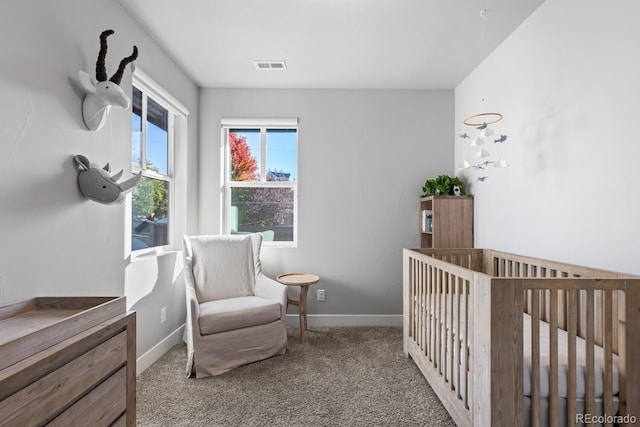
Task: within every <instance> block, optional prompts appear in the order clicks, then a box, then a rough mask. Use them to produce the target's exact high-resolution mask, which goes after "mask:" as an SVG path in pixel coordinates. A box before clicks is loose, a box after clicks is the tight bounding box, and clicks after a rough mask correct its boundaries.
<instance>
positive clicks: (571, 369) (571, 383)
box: [567, 289, 578, 425]
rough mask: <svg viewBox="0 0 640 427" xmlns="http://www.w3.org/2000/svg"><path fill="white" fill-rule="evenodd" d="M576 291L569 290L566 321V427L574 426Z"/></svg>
mask: <svg viewBox="0 0 640 427" xmlns="http://www.w3.org/2000/svg"><path fill="white" fill-rule="evenodd" d="M576 294H577V291H576V290H575V289H571V290H569V295H568V299H569V310H568V315H567V317H568V319H567V321H568V322H567V323H568V325H567V332H568V341H569V342H568V359H567V362H568V365H569V366H568V368H567V369H568V372H567V377H568V378H567V380H568V384H567V385H568V391H567V425H575V423H576V394H577V393H576V370H577V369H576V335H577V320H578V319H577V316H578V312H577V311H578V310H577V305H578V301H577V299H578V298H577V295H576Z"/></svg>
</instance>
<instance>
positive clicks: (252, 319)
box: [198, 296, 280, 335]
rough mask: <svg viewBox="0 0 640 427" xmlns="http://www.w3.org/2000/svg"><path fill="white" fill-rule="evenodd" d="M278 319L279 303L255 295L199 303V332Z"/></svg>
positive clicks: (206, 333) (209, 332)
mask: <svg viewBox="0 0 640 427" xmlns="http://www.w3.org/2000/svg"><path fill="white" fill-rule="evenodd" d="M279 319H280V304H278V303H277V302H275V301H273V300H269V299H266V298H261V297H257V296H248V297H238V298H228V299H225V300H216V301H208V302H205V303H202V304H200V318H199V319H198V323H199V324H200V334H202V335H209V334H216V333H218V332H225V331H231V330H234V329H242V328H248V327H250V326H256V325H262V324H264V323H271V322H273V321H276V320H279Z"/></svg>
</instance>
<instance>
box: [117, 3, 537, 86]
mask: <svg viewBox="0 0 640 427" xmlns="http://www.w3.org/2000/svg"><path fill="white" fill-rule="evenodd" d="M120 1H121V3H122V4H123V5H124V6H125V7H126V8H127V9H128V10H129V11H130V13H131V14H132V15H133V16H134V17H135V19H136V20H137V21H138V22H140V24H141V25H142V26H143V27H144V28H145V29H146V30H147V31H148V32H149V33H150V34H151V35H152V36H153V38H154V39H155V40H156V41H157V42H158V43H159V44H160V45H161V46H162V47H163V48H164V49H165V50H166V51H167V52H168V53H169V55H170V56H171V57H172V58H173V59H174V60H175V61H176V62H177V63H178V64H180V66H181V67H182V68H183V69H184V70H185V71H186V72H187V74H189V75H190V77H191V78H192V79H193V80H194V81H195V82H196V84H198V85H199V86H201V87H224V88H227V87H234V88H323V89H328V88H331V89H452V88H455V87H456V86H457V85H458V84H459V83H460V82H461V81H462V80H463V79H464V78H465V77H466V76H467V75H468V74H469V73H470V72H471V71H472V70H473V69H474V68H475V67H476V66H477V65H478V64H479V63H480V62H481V60H482V58H483V57H486V56H487V55H488V54H489V53H490V52H491V51H492V50H493V49H494V48H495V47H497V46H498V45H499V44H500V43H501V42H502V41H503V40H504V39H505V38H506V37H507V36H508V35H509V34H511V32H512V31H513V30H514V29H515V28H517V27H518V26H519V25H520V24H521V23H522V21H524V20H525V19H526V18H527V17H528V16H529V15H530V14H531V13H532V12H533V11H534V10H535V9H536V8H537V7H538V6H540V4H542V3H543V2H544V0H180V1H176V0H120ZM481 10H486V12H485V13H484V18H482V17H481V14H480V11H481ZM483 28H484V30H483ZM483 40H484V43H483ZM483 45H484V48H483ZM483 52H484V55H483ZM141 55H144V52H141ZM255 60H266V61H280V60H283V61H285V62H286V65H287V70H286V71H275V70H257V69H256V68H255V67H254V65H253V61H255Z"/></svg>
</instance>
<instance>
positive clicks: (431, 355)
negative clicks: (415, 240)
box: [429, 266, 436, 366]
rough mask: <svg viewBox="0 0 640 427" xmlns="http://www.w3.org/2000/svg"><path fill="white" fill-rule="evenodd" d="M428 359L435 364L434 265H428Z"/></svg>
mask: <svg viewBox="0 0 640 427" xmlns="http://www.w3.org/2000/svg"><path fill="white" fill-rule="evenodd" d="M429 277H430V279H429V334H430V338H429V350H430V351H429V361H430V362H431V364H432V366H435V363H436V360H435V354H434V351H435V348H436V331H435V325H436V310H435V304H436V301H435V292H436V272H435V267H434V266H429Z"/></svg>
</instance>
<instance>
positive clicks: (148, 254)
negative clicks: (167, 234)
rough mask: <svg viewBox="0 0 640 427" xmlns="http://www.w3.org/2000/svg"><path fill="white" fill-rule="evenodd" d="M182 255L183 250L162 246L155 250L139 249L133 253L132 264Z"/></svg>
mask: <svg viewBox="0 0 640 427" xmlns="http://www.w3.org/2000/svg"><path fill="white" fill-rule="evenodd" d="M172 254H182V250H181V249H175V248H174V247H173V246H161V247H155V248H146V249H139V250H137V251H131V256H130V262H132V263H135V262H136V261H143V260H146V259H149V258H160V257H163V256H165V255H172Z"/></svg>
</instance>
